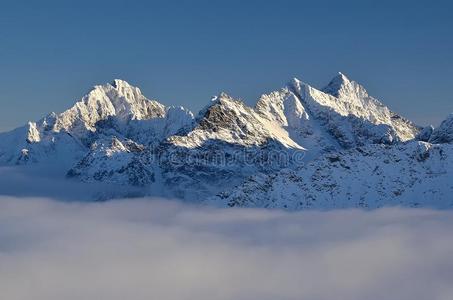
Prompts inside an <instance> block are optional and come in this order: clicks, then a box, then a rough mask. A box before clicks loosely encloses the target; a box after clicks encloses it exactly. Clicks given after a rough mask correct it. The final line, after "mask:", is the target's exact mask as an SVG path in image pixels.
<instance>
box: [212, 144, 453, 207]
mask: <svg viewBox="0 0 453 300" xmlns="http://www.w3.org/2000/svg"><path fill="white" fill-rule="evenodd" d="M452 178H453V145H451V144H437V145H433V144H429V143H425V142H415V141H414V142H409V143H406V144H400V145H383V144H378V145H368V146H364V147H358V148H355V149H352V150H347V151H342V152H337V153H332V154H327V155H324V156H322V157H320V158H318V159H316V160H314V161H312V162H310V163H308V164H307V165H304V166H299V167H298V168H296V169H284V170H281V171H280V172H277V173H274V174H270V175H268V174H256V175H254V176H252V177H250V178H248V179H247V180H246V181H245V182H244V183H243V184H242V185H240V186H239V187H235V188H234V189H232V190H230V191H227V192H223V193H220V194H219V195H217V196H215V197H212V198H210V199H209V200H208V202H209V203H211V204H214V205H219V206H244V207H268V208H285V209H290V210H297V209H307V208H315V209H331V208H351V207H364V208H376V207H381V206H389V205H403V206H412V207H416V206H424V207H437V208H445V207H452V206H453V198H452V197H451V195H453V180H452Z"/></svg>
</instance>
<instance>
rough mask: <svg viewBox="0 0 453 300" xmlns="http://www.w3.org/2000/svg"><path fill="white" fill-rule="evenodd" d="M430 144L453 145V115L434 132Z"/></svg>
mask: <svg viewBox="0 0 453 300" xmlns="http://www.w3.org/2000/svg"><path fill="white" fill-rule="evenodd" d="M429 142H430V143H453V113H452V114H450V115H449V116H448V117H447V119H445V120H444V121H443V122H442V123H441V124H440V126H439V127H438V128H436V129H434V130H433V131H432V134H431V136H430V138H429Z"/></svg>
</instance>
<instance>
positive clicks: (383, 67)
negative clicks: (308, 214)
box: [0, 0, 453, 131]
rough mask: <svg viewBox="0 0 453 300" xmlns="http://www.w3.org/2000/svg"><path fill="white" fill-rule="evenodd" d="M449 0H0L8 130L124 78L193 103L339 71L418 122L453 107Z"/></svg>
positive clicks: (1, 120)
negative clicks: (225, 94) (222, 93)
mask: <svg viewBox="0 0 453 300" xmlns="http://www.w3.org/2000/svg"><path fill="white" fill-rule="evenodd" d="M452 15H453V4H449V2H448V1H235V0H229V1H215V0H211V1H131V0H130V1H119V0H110V1H80V0H79V1H62V0H60V1H5V0H0V131H4V130H7V129H11V128H13V127H16V126H18V125H21V124H23V123H25V122H26V121H27V120H29V119H30V120H36V119H39V118H40V117H41V116H43V115H45V114H46V113H48V112H50V111H56V112H60V111H62V110H64V109H66V108H67V107H69V106H71V105H72V104H73V103H74V102H75V101H76V100H77V99H79V98H80V97H81V96H82V95H83V94H84V93H85V92H86V91H88V90H89V89H90V87H92V86H93V85H95V84H101V83H105V82H109V81H111V80H112V79H113V78H121V79H125V80H127V81H129V82H130V83H132V84H134V85H137V86H139V87H140V88H141V89H142V91H143V92H144V94H145V95H146V96H148V97H149V98H155V99H158V100H159V101H161V102H162V103H164V104H178V105H184V106H186V107H188V108H190V109H192V110H194V111H197V110H198V109H200V108H201V107H202V106H204V105H205V104H206V103H208V101H209V99H210V97H211V95H214V94H217V93H218V92H220V91H226V92H228V93H230V94H231V95H233V96H235V97H240V98H242V99H243V100H245V101H246V102H247V103H249V104H253V103H254V102H255V101H256V99H257V98H258V96H259V95H260V94H262V93H264V92H269V91H271V90H275V89H278V88H280V87H281V86H283V85H284V84H285V83H286V82H287V81H288V80H289V79H291V78H292V77H298V78H299V79H301V80H304V81H306V82H308V83H311V84H312V85H314V86H317V87H321V86H323V85H325V84H326V83H327V82H328V81H329V80H330V79H331V77H333V76H335V74H336V73H337V72H338V71H342V72H343V73H345V74H346V75H348V76H349V77H350V78H352V79H354V80H356V81H358V82H360V83H362V84H363V85H365V87H366V88H367V89H368V91H369V92H370V93H371V94H372V95H373V96H375V97H377V98H379V99H381V100H382V101H383V102H384V103H385V104H387V105H388V106H390V107H391V108H392V109H394V110H395V111H397V112H399V113H401V114H403V115H404V116H406V117H408V118H410V119H412V120H414V121H416V122H417V123H419V124H422V125H424V124H427V123H434V124H437V123H439V122H440V121H441V120H442V119H444V118H445V117H446V115H447V114H448V113H450V112H453V95H452V88H453V17H452Z"/></svg>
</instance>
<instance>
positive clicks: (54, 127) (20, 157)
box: [0, 79, 193, 164]
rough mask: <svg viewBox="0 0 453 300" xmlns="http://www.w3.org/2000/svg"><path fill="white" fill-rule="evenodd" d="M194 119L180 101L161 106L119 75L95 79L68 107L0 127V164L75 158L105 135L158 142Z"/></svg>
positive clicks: (143, 141) (71, 159)
mask: <svg viewBox="0 0 453 300" xmlns="http://www.w3.org/2000/svg"><path fill="white" fill-rule="evenodd" d="M192 123H193V114H192V113H191V112H190V111H188V110H186V109H184V108H182V107H165V106H164V105H162V104H160V103H159V102H157V101H155V100H149V99H147V98H146V97H145V96H143V95H142V93H141V91H140V89H139V88H136V87H133V86H131V85H130V84H128V83H127V82H126V81H123V80H118V79H116V80H114V81H113V83H111V84H105V85H97V86H95V87H94V88H93V89H92V90H91V91H90V92H89V93H88V94H87V95H85V96H84V97H82V99H81V100H80V101H78V102H77V103H76V104H75V105H74V106H72V107H71V108H69V109H68V110H66V111H64V112H62V113H60V114H55V113H51V114H49V115H48V116H46V117H45V118H43V119H41V120H40V121H38V122H29V123H28V124H27V125H25V126H23V127H20V128H18V129H15V130H13V131H11V132H7V133H0V164H22V163H30V162H33V163H37V162H48V161H52V160H54V159H55V158H56V157H61V158H62V159H64V160H66V161H70V162H71V163H73V164H74V163H76V161H77V160H78V159H81V158H82V157H83V156H84V155H85V154H86V153H87V152H88V151H89V149H90V147H91V145H92V144H93V143H95V142H96V141H97V140H98V139H102V138H103V137H105V136H118V137H125V138H129V139H133V140H136V141H138V142H139V143H143V144H150V143H157V142H158V141H160V140H162V139H164V138H166V137H167V136H169V135H172V134H174V133H176V132H177V131H178V130H179V129H180V128H182V127H185V126H190V124H192Z"/></svg>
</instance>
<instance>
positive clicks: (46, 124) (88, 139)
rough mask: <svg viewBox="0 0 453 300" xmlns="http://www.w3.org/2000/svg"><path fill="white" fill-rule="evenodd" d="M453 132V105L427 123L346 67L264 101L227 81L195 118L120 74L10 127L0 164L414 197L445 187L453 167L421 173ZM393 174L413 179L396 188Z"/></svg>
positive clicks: (251, 197) (353, 200)
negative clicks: (228, 86) (400, 110)
mask: <svg viewBox="0 0 453 300" xmlns="http://www.w3.org/2000/svg"><path fill="white" fill-rule="evenodd" d="M411 140H413V142H409V141H411ZM415 141H423V142H426V143H423V142H415ZM452 141H453V117H451V116H450V117H449V118H448V119H447V120H446V121H444V122H443V123H442V125H441V126H440V127H439V128H436V129H434V128H432V127H425V128H423V129H422V128H420V127H418V126H416V125H414V124H413V123H411V122H410V121H408V120H406V119H404V118H403V117H401V116H399V115H398V114H396V113H394V112H392V111H391V110H390V109H389V108H387V107H386V106H385V105H383V104H382V103H381V102H379V101H378V100H376V99H375V98H373V97H371V96H369V95H368V93H367V91H366V90H365V88H364V87H362V86H361V85H360V84H358V83H356V82H355V81H352V80H350V79H348V78H347V77H346V76H345V75H343V74H341V73H340V74H339V75H338V76H336V77H335V78H333V79H332V80H331V81H330V83H329V84H328V85H327V86H326V87H325V88H323V89H317V88H314V87H312V86H310V85H308V84H306V83H304V82H302V81H300V80H298V79H294V80H292V81H291V82H290V83H288V84H287V85H286V86H285V87H283V88H281V89H280V90H277V91H273V92H270V93H268V94H264V95H262V96H261V97H260V99H259V100H258V102H257V104H256V105H255V106H254V107H249V106H247V105H245V104H244V103H243V102H242V101H240V100H237V99H234V98H232V97H230V96H228V95H227V94H225V93H220V94H219V95H218V96H217V97H214V98H213V99H212V100H211V102H210V103H209V104H208V105H207V106H206V107H205V108H204V109H202V110H201V111H200V112H199V113H198V115H197V117H196V118H195V117H194V116H193V114H192V113H191V112H190V111H189V110H187V109H185V108H183V107H165V106H164V105H162V104H160V103H159V102H157V101H155V100H149V99H148V98H146V97H145V96H144V95H143V94H142V93H141V91H140V89H139V88H137V87H133V86H131V85H130V84H128V83H127V82H125V81H123V80H114V81H113V82H112V83H111V84H105V85H98V86H95V87H94V88H93V89H92V90H91V91H90V92H89V93H88V94H87V95H85V96H84V97H82V99H81V100H80V101H78V102H77V103H76V104H75V105H74V106H73V107H71V108H69V109H68V110H66V111H64V112H62V113H60V114H55V113H51V114H49V115H48V116H46V117H45V118H43V119H41V120H39V121H37V122H29V123H28V124H27V125H25V126H23V127H21V128H18V129H16V130H13V131H11V132H7V133H1V134H0V165H2V164H3V165H5V164H6V165H14V164H43V165H46V164H50V163H52V164H54V165H57V166H59V167H60V168H61V172H60V173H59V174H66V175H67V177H68V178H71V179H72V180H79V181H82V182H105V183H109V184H112V183H113V184H115V185H119V186H124V188H125V189H127V188H128V187H134V188H136V190H140V194H147V193H148V194H153V195H163V196H170V197H180V198H185V199H189V200H201V199H206V198H207V197H210V198H209V199H210V200H209V202H210V203H215V204H217V205H224V206H227V205H233V206H234V205H242V206H265V207H283V208H285V207H286V208H291V209H302V208H308V207H316V208H328V207H346V206H347V207H349V206H365V207H376V206H380V205H384V204H386V203H389V204H395V201H400V199H401V201H402V203H403V204H407V205H416V204H417V203H421V204H426V203H428V202H427V199H428V198H429V197H431V196H426V197H425V198H423V197H418V198H414V197H413V196H414V195H415V194H414V193H416V192H419V191H426V192H428V191H429V192H433V193H435V195H438V198H436V199H444V198H445V197H446V195H447V194H446V190H445V189H446V188H447V189H448V188H449V185H448V184H443V183H444V182H443V181H442V180H444V181H445V180H447V181H448V178H449V176H451V174H450V173H449V172H448V171H446V173H445V175H442V176H440V175H439V176H435V177H432V176H431V177H429V178H430V179H429V180H427V181H426V182H427V183H426V184H425V183H424V184H418V183H413V182H412V181H413V176H414V174H415V175H416V176H420V177H421V178H425V177H426V176H425V175H426V174H428V173H426V172H425V169H426V168H428V167H429V166H428V164H436V163H437V161H439V162H438V164H439V165H443V164H447V165H448V164H449V163H450V162H449V157H450V154H449V153H450V150H449V149H450V148H449V145H432V144H433V143H448V142H452ZM428 142H429V143H428ZM423 147H425V148H426V149H427V150H426V151H425V152H423V153H428V154H426V155H429V159H428V160H427V161H423V162H420V161H419V160H418V159H417V158H413V157H415V156H414V155H415V154H414V153H415V152H417V151H421V150H419V149H422V148H423ZM417 149H418V150H417ZM436 149H437V150H436ZM436 151H438V152H439V153H441V154H439V155H437V154H436V153H437V152H436ZM445 155H446V156H445ZM444 156H445V157H446V158H445V157H444ZM337 157H338V158H337ZM395 157H396V158H395ZM436 157H440V158H436ZM392 159H394V164H390V163H387V161H392ZM436 159H437V160H436ZM340 162H341V163H340ZM375 164H376V165H375ZM338 165H339V166H342V165H344V166H345V167H338ZM371 166H374V167H371ZM376 166H378V167H379V168H378V170H380V168H381V169H382V170H383V171H382V172H380V173H379V172H377V171H374V168H376ZM370 168H373V170H372V171H370ZM392 170H393V171H392ZM373 172H374V173H373ZM424 172H425V173H426V174H425V173H424ZM424 174H425V175H424ZM436 174H437V173H436ZM439 174H440V173H439ZM441 174H444V173H441ZM384 175H385V178H388V179H385V180H384V179H382V178H383V176H384ZM386 180H387V181H386ZM392 180H397V181H399V182H401V184H400V185H398V187H400V186H402V187H410V188H405V189H404V192H402V193H399V192H398V191H397V192H396V194H395V193H392V192H389V191H390V190H391V191H394V190H395V189H392V188H390V189H389V190H387V188H388V187H393V185H392V183H391V182H390V181H392ZM439 180H440V181H439ZM301 182H302V183H301ZM440 183H442V184H440ZM334 186H335V188H334ZM395 188H396V187H395ZM412 188H413V189H412ZM365 191H366V192H365ZM395 191H396V190H395ZM107 194H109V195H110V193H107ZM333 194H338V195H339V196H338V197H339V200H333V198H332V195H333ZM400 194H401V195H400ZM214 195H218V196H214ZM329 195H330V197H331V198H329ZM351 195H352V196H351ZM403 195H404V196H403ZM109 197H115V195H113V194H112V195H110V196H109ZM357 197H359V198H357ZM404 197H406V198H404ZM436 197H437V196H436ZM387 198H388V199H391V200H392V201H390V200H388V201H387V202H386V200H385V199H387ZM397 198H398V200H395V199H397ZM409 198H410V199H409ZM431 198H432V197H431ZM313 199H315V200H316V201H314V200H313ZM358 199H360V201H361V202H360V201H359V200H358ZM420 199H421V200H420ZM362 200H363V201H362ZM425 200H426V201H425ZM433 201H434V200H433ZM436 201H437V200H436ZM438 202H439V203H440V202H441V200H439V201H438ZM436 203H437V202H436Z"/></svg>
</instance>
